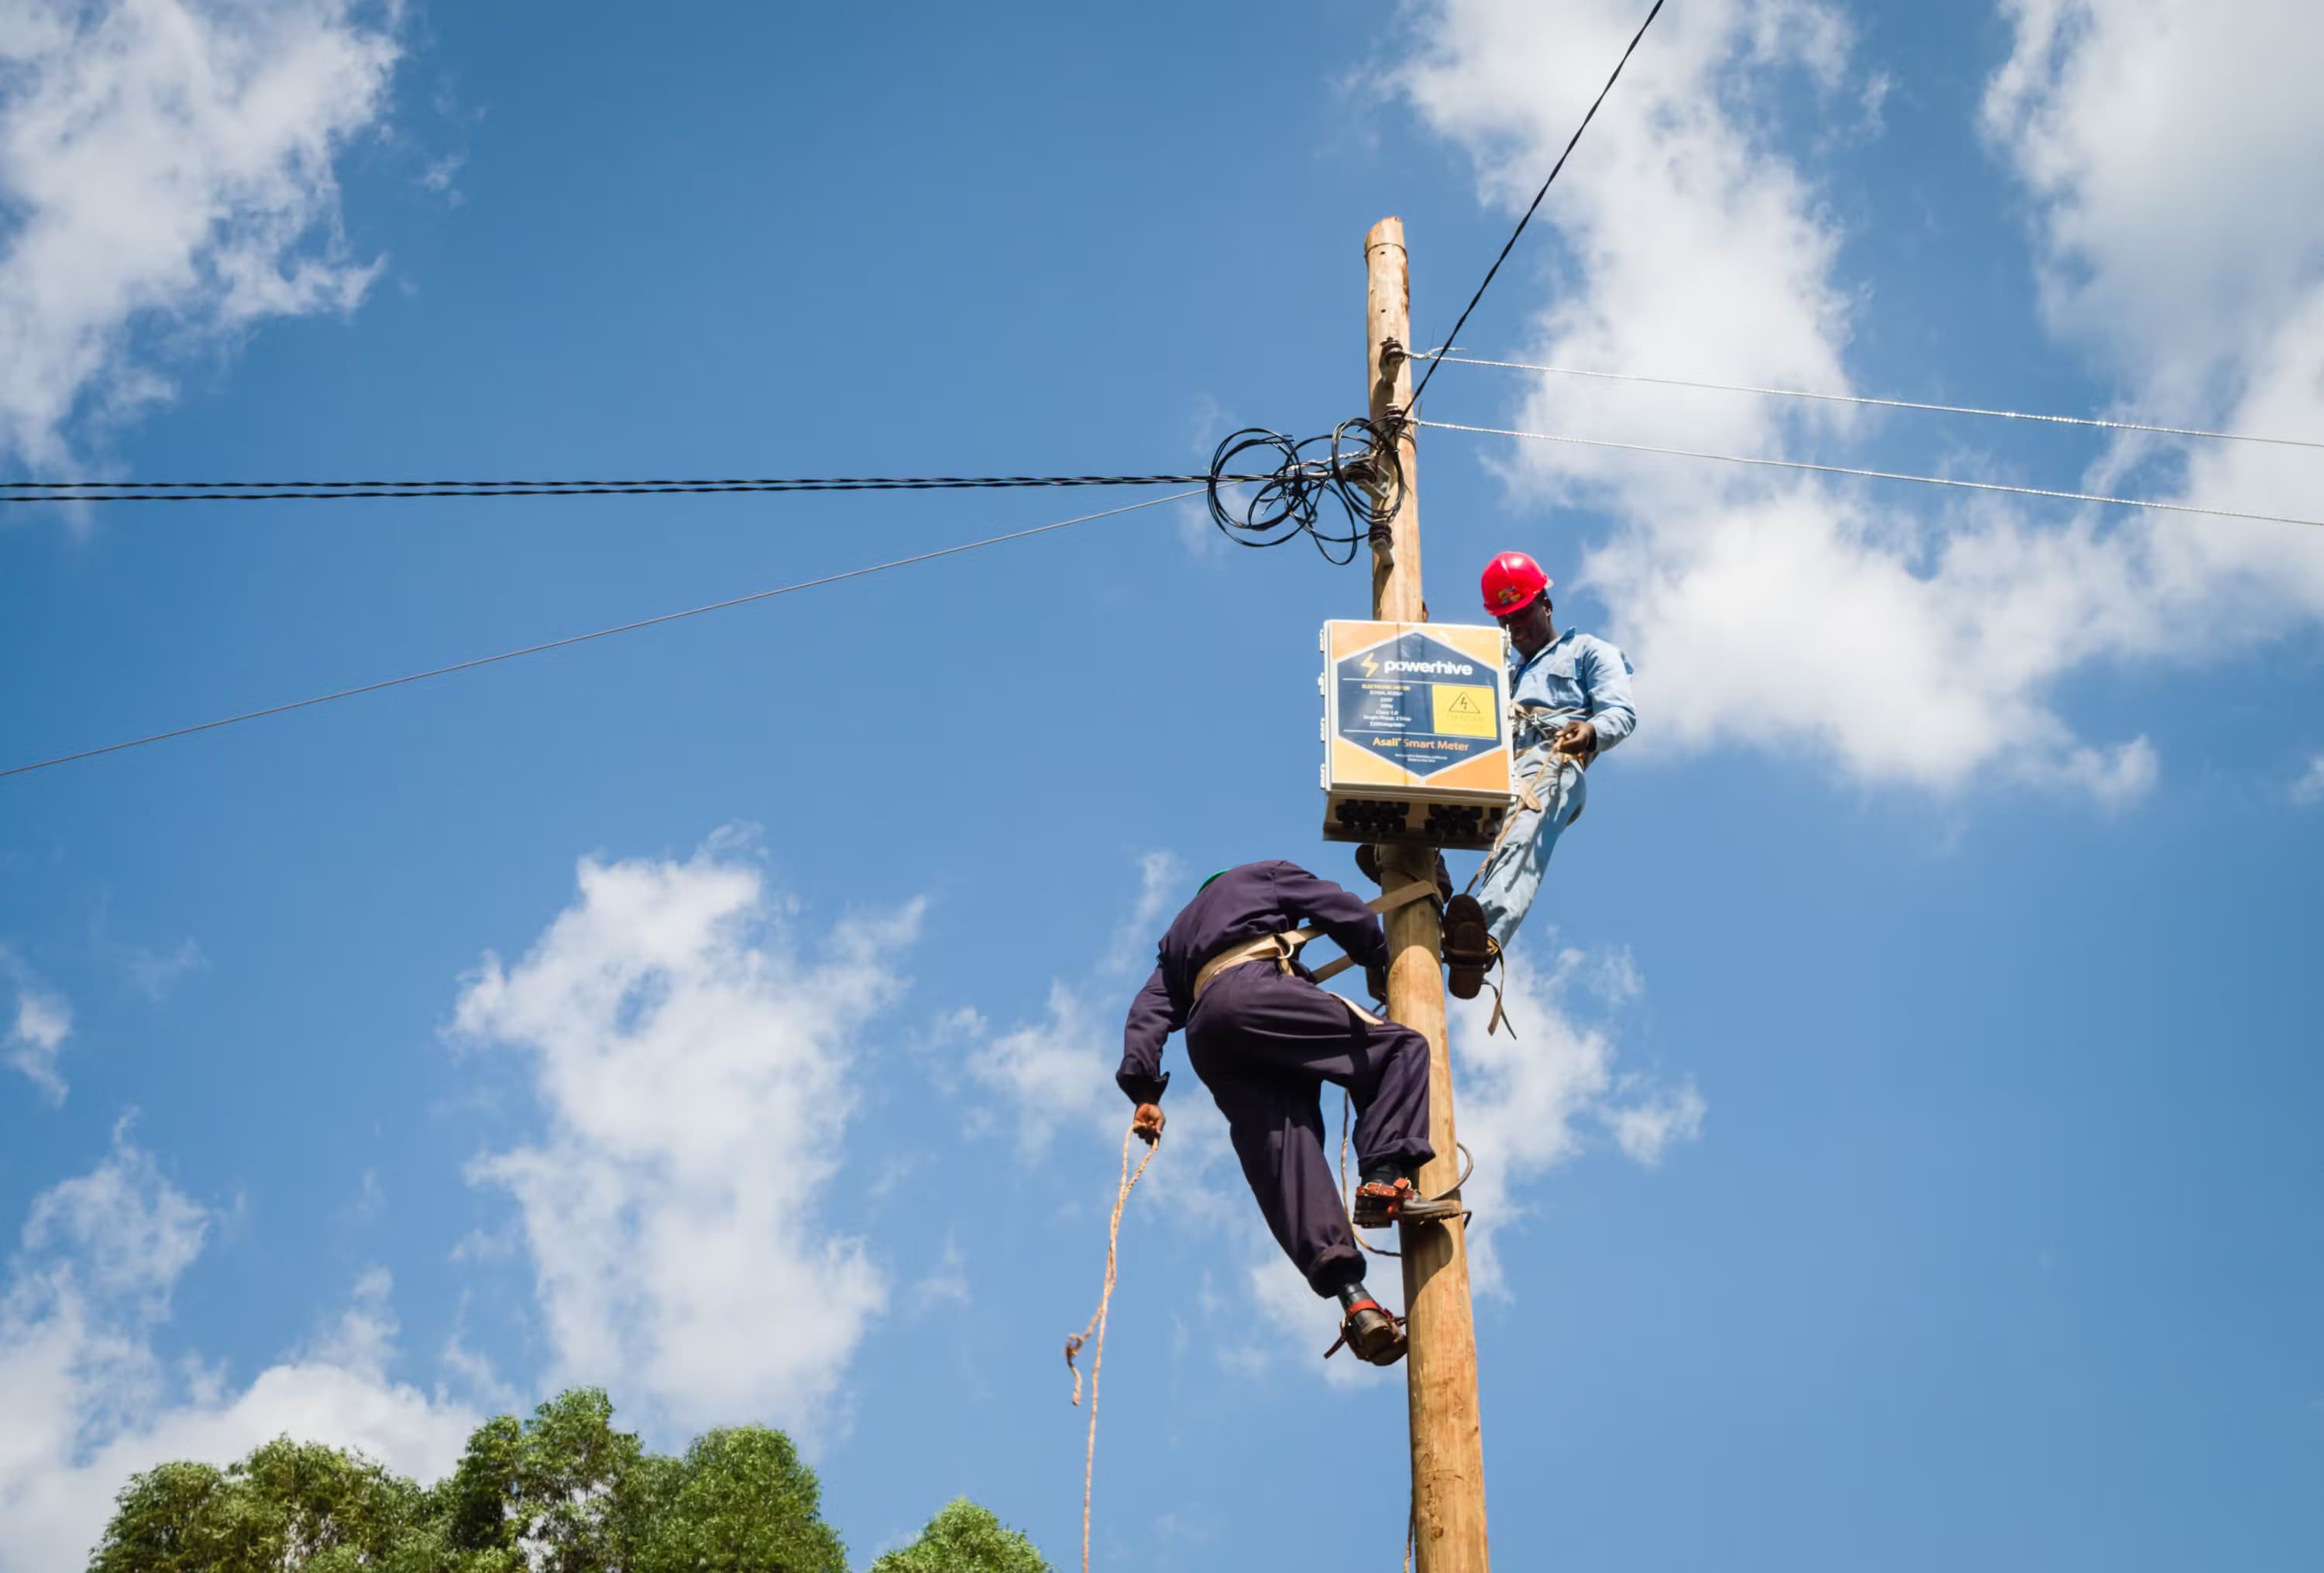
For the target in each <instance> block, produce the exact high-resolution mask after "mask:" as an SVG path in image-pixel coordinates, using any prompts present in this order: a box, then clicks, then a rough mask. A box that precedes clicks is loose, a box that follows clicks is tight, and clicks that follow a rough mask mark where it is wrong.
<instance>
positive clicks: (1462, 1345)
mask: <svg viewBox="0 0 2324 1573" xmlns="http://www.w3.org/2000/svg"><path fill="white" fill-rule="evenodd" d="M1364 273H1365V283H1364V368H1365V371H1364V374H1365V379H1366V384H1367V386H1366V392H1367V393H1368V394H1369V400H1370V407H1371V418H1372V419H1374V420H1375V421H1379V420H1385V419H1388V416H1389V414H1390V413H1391V412H1392V411H1400V410H1402V409H1404V407H1405V405H1406V402H1407V401H1409V400H1410V399H1411V398H1412V362H1411V360H1410V359H1409V358H1408V357H1407V356H1406V354H1404V353H1403V352H1404V351H1406V350H1407V349H1409V348H1410V346H1411V344H1412V279H1411V270H1410V266H1409V262H1408V260H1407V258H1406V255H1405V250H1404V221H1403V220H1402V219H1400V218H1383V219H1381V220H1380V221H1379V223H1378V224H1376V225H1372V228H1371V233H1370V234H1369V235H1366V236H1364ZM1388 345H1395V346H1397V348H1396V351H1395V352H1394V353H1393V354H1388V355H1387V356H1386V358H1385V361H1384V358H1383V352H1384V347H1385V346H1388ZM1396 446H1397V458H1398V460H1399V461H1401V463H1402V464H1403V466H1404V490H1403V493H1402V496H1401V498H1400V500H1398V501H1397V505H1396V509H1395V511H1394V512H1392V513H1390V514H1388V516H1387V517H1386V519H1385V520H1379V522H1383V523H1385V524H1386V525H1387V527H1388V528H1387V531H1386V536H1385V538H1382V537H1381V535H1380V533H1379V531H1377V530H1375V533H1374V537H1373V541H1372V616H1373V617H1374V618H1375V619H1377V620H1379V621H1383V622H1425V621H1427V620H1428V608H1427V606H1426V604H1425V603H1424V602H1423V601H1422V600H1421V597H1420V495H1419V489H1418V488H1419V468H1418V465H1417V464H1416V455H1415V448H1414V443H1413V428H1411V427H1410V426H1409V425H1406V426H1403V427H1400V428H1397V445H1396ZM1379 859H1380V874H1381V884H1382V887H1383V888H1386V889H1391V890H1393V889H1396V888H1399V887H1401V886H1404V885H1406V884H1408V883H1410V882H1411V881H1413V880H1415V879H1428V878H1434V874H1435V859H1434V854H1433V853H1432V852H1431V851H1429V850H1428V849H1426V848H1401V847H1381V848H1380V849H1379ZM1387 927H1388V1015H1389V1016H1391V1017H1392V1018H1393V1019H1395V1020H1397V1021H1399V1022H1401V1023H1403V1024H1404V1025H1405V1026H1408V1027H1410V1028H1412V1029H1413V1030H1414V1031H1415V1032H1416V1033H1419V1034H1420V1035H1422V1036H1423V1037H1425V1038H1426V1039H1427V1040H1428V1145H1430V1146H1431V1147H1434V1149H1435V1151H1436V1156H1435V1157H1434V1159H1433V1160H1431V1161H1430V1163H1429V1164H1428V1166H1427V1167H1426V1168H1425V1169H1423V1170H1422V1171H1421V1172H1420V1180H1419V1183H1420V1189H1421V1191H1423V1192H1424V1193H1425V1194H1428V1195H1434V1194H1436V1193H1437V1192H1439V1191H1447V1190H1450V1189H1451V1188H1452V1182H1454V1181H1455V1180H1456V1179H1458V1178H1459V1177H1460V1164H1459V1154H1458V1153H1457V1152H1456V1151H1455V1150H1454V1147H1453V1145H1452V1144H1453V1131H1452V1059H1451V1057H1450V1054H1449V1053H1448V1051H1447V1049H1446V1046H1445V1038H1444V975H1443V972H1442V971H1441V970H1439V969H1440V968H1441V967H1442V965H1443V935H1442V934H1441V933H1440V932H1439V928H1438V923H1437V914H1436V907H1435V906H1434V903H1431V902H1426V901H1413V902H1407V903H1406V904H1405V905H1404V906H1399V907H1397V909H1396V910H1395V911H1393V912H1391V913H1389V914H1388V918H1387ZM1467 1230H1468V1226H1467V1225H1466V1224H1465V1223H1462V1222H1454V1223H1445V1224H1420V1225H1412V1224H1406V1225H1405V1226H1404V1227H1403V1229H1402V1235H1403V1246H1404V1310H1405V1316H1406V1320H1407V1322H1408V1329H1407V1330H1408V1332H1409V1334H1410V1337H1411V1347H1410V1348H1409V1350H1408V1351H1407V1353H1406V1356H1405V1382H1406V1394H1407V1401H1408V1403H1409V1404H1410V1410H1411V1423H1412V1524H1413V1543H1414V1564H1413V1565H1414V1567H1415V1568H1417V1569H1418V1573H1485V1570H1486V1568H1487V1565H1488V1557H1487V1552H1486V1549H1485V1447H1484V1437H1483V1434H1482V1432H1481V1431H1480V1430H1479V1429H1478V1421H1477V1329H1476V1323H1475V1320H1474V1319H1473V1317H1472V1316H1471V1311H1470V1307H1469V1242H1468V1235H1467Z"/></svg>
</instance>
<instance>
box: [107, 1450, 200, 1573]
mask: <svg viewBox="0 0 2324 1573" xmlns="http://www.w3.org/2000/svg"><path fill="white" fill-rule="evenodd" d="M225 1489H226V1476H225V1474H224V1473H223V1472H222V1471H220V1470H217V1469H213V1468H211V1467H209V1466H208V1464H163V1465H161V1467H158V1468H153V1469H148V1470H147V1471H145V1473H143V1475H134V1476H131V1477H130V1480H129V1484H128V1485H126V1486H123V1487H122V1488H121V1495H118V1496H116V1497H115V1498H114V1506H113V1522H111V1523H109V1524H107V1525H106V1531H105V1539H104V1540H103V1541H99V1542H98V1543H97V1550H96V1552H95V1553H94V1554H92V1555H91V1556H90V1558H89V1562H88V1565H89V1568H90V1573H201V1570H202V1569H205V1568H212V1567H215V1566H217V1554H216V1551H215V1550H214V1548H213V1544H212V1538H213V1537H212V1531H211V1527H210V1504H211V1501H212V1499H213V1498H215V1497H216V1496H217V1495H218V1493H220V1492H222V1491H224V1490H225Z"/></svg>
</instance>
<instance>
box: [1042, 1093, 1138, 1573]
mask: <svg viewBox="0 0 2324 1573" xmlns="http://www.w3.org/2000/svg"><path fill="white" fill-rule="evenodd" d="M1137 1139H1138V1127H1135V1126H1132V1127H1130V1129H1128V1130H1126V1131H1124V1132H1122V1133H1121V1189H1120V1190H1119V1191H1116V1192H1114V1197H1113V1220H1112V1221H1111V1223H1109V1224H1107V1225H1106V1230H1105V1288H1104V1290H1103V1291H1102V1292H1101V1293H1100V1294H1099V1295H1098V1297H1097V1310H1096V1311H1095V1312H1094V1313H1093V1314H1092V1315H1091V1317H1090V1319H1089V1326H1087V1327H1085V1328H1084V1329H1082V1330H1081V1331H1079V1332H1077V1333H1075V1334H1074V1336H1073V1337H1072V1338H1067V1339H1066V1340H1065V1364H1066V1366H1069V1367H1071V1369H1072V1371H1073V1374H1074V1403H1075V1404H1076V1405H1078V1404H1079V1403H1081V1401H1082V1368H1081V1367H1080V1366H1076V1365H1074V1356H1075V1355H1078V1354H1080V1353H1081V1349H1082V1346H1083V1345H1084V1344H1085V1343H1089V1342H1090V1341H1091V1340H1092V1339H1093V1338H1094V1339H1095V1340H1096V1344H1095V1347H1094V1348H1092V1349H1091V1350H1090V1380H1089V1398H1090V1403H1089V1414H1090V1418H1089V1451H1088V1453H1087V1454H1086V1455H1085V1456H1084V1458H1083V1461H1082V1573H1089V1565H1090V1558H1089V1548H1090V1487H1091V1486H1092V1485H1093V1483H1094V1482H1095V1480H1096V1478H1097V1374H1098V1368H1099V1367H1100V1366H1103V1365H1104V1364H1105V1314H1106V1311H1107V1309H1108V1308H1109V1307H1110V1306H1111V1305H1112V1303H1113V1269H1114V1260H1115V1257H1116V1256H1117V1255H1118V1254H1119V1252H1120V1247H1121V1210H1122V1208H1123V1207H1124V1206H1125V1205H1126V1204H1127V1203H1128V1202H1129V1200H1130V1192H1131V1191H1135V1190H1136V1189H1138V1182H1139V1177H1140V1176H1141V1175H1143V1174H1144V1173H1146V1165H1147V1164H1150V1163H1152V1162H1153V1161H1154V1154H1155V1152H1156V1151H1157V1149H1158V1148H1159V1147H1160V1146H1161V1145H1162V1138H1161V1137H1160V1136H1156V1137H1155V1138H1154V1141H1153V1144H1152V1145H1149V1146H1148V1148H1147V1149H1146V1155H1145V1156H1144V1157H1142V1158H1140V1159H1139V1160H1138V1169H1137V1171H1136V1173H1132V1172H1131V1170H1130V1143H1131V1142H1133V1141H1135V1140H1137Z"/></svg>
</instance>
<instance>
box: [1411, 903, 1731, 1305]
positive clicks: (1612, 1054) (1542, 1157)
mask: <svg viewBox="0 0 2324 1573" xmlns="http://www.w3.org/2000/svg"><path fill="white" fill-rule="evenodd" d="M1548 944H1549V939H1548V937H1547V936H1544V937H1543V938H1542V940H1541V941H1540V942H1538V943H1534V942H1529V941H1526V940H1522V939H1521V940H1520V942H1519V943H1518V944H1517V947H1516V949H1515V950H1514V951H1513V952H1512V953H1511V955H1510V957H1509V961H1508V986H1507V989H1506V996H1507V1006H1508V1024H1507V1025H1506V1026H1504V1027H1503V1028H1502V1030H1501V1031H1500V1032H1499V1033H1488V1032H1487V1031H1486V1026H1487V1024H1488V1023H1489V1021H1490V1020H1491V1018H1492V1009H1493V999H1492V994H1491V991H1490V990H1487V991H1486V993H1485V994H1483V995H1482V996H1480V998H1477V999H1474V1000H1469V1001H1461V1000H1451V1001H1448V1002H1447V1003H1448V1005H1449V1007H1450V1010H1451V1018H1452V1068H1453V1072H1454V1076H1455V1078H1456V1085H1457V1087H1458V1098H1459V1103H1458V1108H1457V1113H1458V1116H1459V1120H1460V1131H1461V1139H1462V1142H1463V1143H1465V1144H1466V1145H1467V1146H1468V1148H1469V1151H1470V1154H1471V1155H1472V1156H1473V1157H1474V1158H1475V1160H1476V1164H1477V1168H1476V1173H1475V1175H1474V1176H1473V1177H1472V1178H1471V1180H1470V1182H1469V1184H1468V1186H1467V1187H1466V1189H1465V1190H1464V1191H1463V1195H1464V1197H1465V1198H1466V1199H1467V1200H1468V1201H1469V1204H1470V1205H1471V1207H1472V1208H1473V1209H1474V1210H1475V1213H1474V1216H1473V1217H1472V1218H1471V1220H1470V1224H1469V1247H1470V1262H1471V1271H1472V1274H1473V1276H1474V1280H1475V1283H1476V1284H1477V1287H1478V1288H1479V1289H1480V1291H1482V1292H1498V1291H1499V1290H1501V1289H1502V1288H1503V1287H1504V1281H1503V1278H1502V1274H1501V1268H1500V1260H1499V1255H1498V1253H1497V1251H1496V1248H1495V1246H1496V1242H1497V1236H1498V1234H1499V1230H1500V1229H1502V1228H1505V1227H1507V1226H1508V1225H1509V1224H1511V1223H1514V1222H1517V1220H1519V1219H1522V1218H1523V1217H1524V1216H1525V1195H1526V1183H1527V1182H1530V1181H1533V1180H1536V1179H1538V1178H1539V1177H1540V1176H1542V1175H1543V1174H1545V1173H1548V1172H1549V1171H1550V1170H1552V1169H1554V1168H1556V1167H1557V1166H1558V1165H1560V1164H1564V1163H1566V1162H1568V1161H1569V1160H1571V1159H1573V1158H1575V1157H1578V1156H1580V1155H1581V1154H1582V1153H1583V1152H1585V1151H1587V1150H1588V1148H1589V1146H1590V1145H1591V1139H1592V1136H1593V1134H1594V1133H1597V1132H1600V1131H1602V1132H1604V1133H1606V1134H1609V1135H1610V1136H1612V1137H1613V1139H1614V1142H1615V1145H1618V1147H1620V1149H1621V1150H1622V1152H1623V1153H1624V1154H1625V1155H1627V1156H1628V1157H1629V1158H1631V1159H1632V1160H1634V1161H1635V1162H1637V1163H1639V1164H1646V1165H1647V1166H1648V1167H1652V1166H1653V1165H1654V1164H1658V1163H1660V1162H1661V1161H1662V1158H1663V1156H1664V1154H1665V1152H1666V1151H1667V1150H1668V1148H1669V1147H1670V1146H1672V1145H1674V1144H1676V1143H1680V1142H1688V1141H1692V1140H1694V1139H1695V1138H1696V1137H1697V1136H1700V1135H1701V1131H1702V1121H1703V1117H1704V1115H1705V1114H1706V1113H1707V1112H1708V1109H1709V1105H1708V1103H1707V1102H1706V1100H1705V1099H1704V1098H1703V1096H1702V1093H1701V1090H1699V1089H1697V1088H1696V1086H1695V1084H1694V1081H1693V1079H1692V1077H1688V1078H1685V1079H1684V1080H1683V1081H1680V1082H1678V1083H1677V1084H1676V1085H1674V1086H1671V1085H1665V1084H1663V1083H1661V1082H1659V1081H1656V1080H1655V1078H1654V1077H1652V1076H1648V1075H1646V1074H1644V1073H1641V1072H1617V1070H1616V1068H1615V1062H1616V1060H1617V1058H1618V1050H1617V1048H1616V1045H1615V1043H1614V1040H1613V1039H1612V1037H1611V1036H1609V1034H1608V1031H1607V1029H1606V1028H1605V1027H1604V1026H1588V1025H1584V1024H1583V1023H1582V1022H1581V1021H1579V1020H1577V1019H1576V1017H1575V1015H1574V1013H1573V1011H1572V1008H1571V1001H1572V1000H1573V998H1575V996H1576V995H1577V994H1579V995H1586V996H1591V997H1593V998H1595V1000H1596V1002H1597V1004H1598V1006H1599V1007H1600V1009H1601V1010H1605V1011H1612V1010H1614V1009H1618V1007H1621V1006H1624V1005H1627V1004H1628V1003H1630V1002H1631V1001H1633V1000H1635V999H1637V998H1638V996H1639V995H1640V994H1641V993H1643V992H1644V989H1645V985H1644V983H1643V982H1642V981H1641V980H1640V979H1639V977H1638V972H1637V966H1636V965H1635V964H1634V963H1633V962H1632V961H1631V960H1630V957H1629V954H1628V952H1621V951H1618V952H1611V953H1610V954H1600V955H1593V954H1591V952H1586V951H1582V950H1576V949H1572V948H1565V949H1561V950H1557V951H1555V952H1554V953H1552V954H1550V956H1549V960H1548V963H1547V965H1546V966H1543V965H1542V964H1541V963H1540V962H1539V961H1536V959H1535V958H1536V957H1539V956H1541V955H1542V954H1543V953H1544V952H1545V951H1546V950H1547V947H1548Z"/></svg>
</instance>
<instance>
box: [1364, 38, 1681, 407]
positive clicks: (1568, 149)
mask: <svg viewBox="0 0 2324 1573" xmlns="http://www.w3.org/2000/svg"><path fill="white" fill-rule="evenodd" d="M1661 14H1663V0H1655V7H1654V9H1653V10H1651V11H1649V12H1647V13H1646V20H1645V21H1644V22H1641V23H1638V31H1637V32H1635V33H1633V34H1631V36H1630V47H1629V48H1628V49H1626V50H1624V51H1622V58H1621V59H1620V60H1616V61H1615V62H1614V74H1613V75H1612V76H1610V77H1609V78H1606V85H1605V86H1604V87H1600V88H1599V89H1598V97H1595V98H1593V99H1591V101H1590V108H1589V110H1588V112H1587V113H1585V114H1584V115H1582V124H1579V125H1577V126H1575V127H1574V128H1573V134H1572V136H1571V137H1570V138H1568V139H1567V140H1566V143H1565V151H1564V152H1562V153H1560V154H1558V155H1557V162H1556V163H1555V164H1554V165H1552V166H1551V167H1550V171H1549V179H1546V180H1544V181H1543V182H1542V183H1541V189H1540V190H1538V191H1536V192H1535V193H1534V194H1533V204H1532V206H1531V207H1527V208H1526V210H1525V216H1524V217H1522V218H1520V219H1518V220H1517V228H1516V229H1515V230H1513V231H1511V232H1510V235H1509V238H1508V244H1505V245H1503V246H1502V247H1501V254H1500V255H1499V256H1497V257H1495V258H1494V259H1493V265H1492V266H1491V267H1489V268H1487V269H1486V270H1485V281H1484V282H1483V283H1481V284H1480V285H1478V286H1477V292H1476V293H1475V294H1474V295H1471V296H1470V297H1469V304H1468V305H1466V306H1463V307H1462V308H1461V315H1460V317H1458V318H1456V319H1455V320H1454V322H1453V324H1452V332H1451V333H1448V334H1446V335H1445V336H1444V343H1443V346H1442V347H1443V348H1444V349H1447V350H1450V349H1452V348H1454V347H1455V346H1457V345H1459V344H1460V342H1461V330H1462V328H1464V327H1467V326H1468V325H1469V314H1470V313H1471V312H1472V311H1474V310H1476V309H1477V302H1478V301H1480V300H1482V299H1484V298H1485V291H1486V290H1489V289H1490V288H1492V284H1493V276H1494V275H1495V274H1496V273H1499V271H1501V264H1502V263H1503V262H1508V260H1509V253H1510V252H1511V251H1513V250H1515V249H1516V247H1517V236H1519V235H1523V234H1525V232H1526V225H1528V224H1531V223H1532V222H1533V216H1534V214H1535V211H1537V210H1538V209H1539V208H1540V207H1541V201H1542V198H1545V197H1546V196H1548V195H1549V189H1550V188H1551V187H1552V186H1554V185H1555V184H1556V183H1557V177H1558V175H1559V173H1560V172H1561V171H1563V170H1564V168H1565V161H1566V160H1568V159H1570V158H1572V156H1573V150H1574V148H1575V147H1576V146H1577V145H1579V144H1580V143H1581V141H1582V133H1583V132H1585V131H1588V130H1589V129H1590V123H1591V121H1593V120H1595V119H1597V118H1598V106H1600V105H1601V104H1603V103H1605V102H1606V95H1607V94H1609V93H1611V92H1612V91H1613V90H1614V84H1615V83H1617V82H1618V81H1620V80H1621V79H1622V68H1623V67H1624V66H1627V65H1628V64H1629V63H1630V57H1631V56H1632V55H1634V54H1636V53H1637V49H1638V41H1639V40H1641V39H1643V38H1645V37H1646V29H1648V28H1650V27H1652V26H1653V25H1654V24H1655V17H1657V16H1660V15H1661ZM1434 375H1436V363H1431V364H1430V366H1429V368H1428V370H1427V371H1425V372H1424V373H1421V375H1420V386H1419V387H1417V388H1415V389H1414V390H1413V391H1412V400H1411V402H1410V403H1409V404H1407V405H1406V409H1411V410H1415V411H1416V410H1418V409H1419V408H1420V396H1421V394H1423V393H1425V392H1426V391H1428V380H1429V379H1430V378H1431V377H1434Z"/></svg>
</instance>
